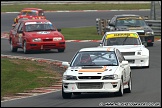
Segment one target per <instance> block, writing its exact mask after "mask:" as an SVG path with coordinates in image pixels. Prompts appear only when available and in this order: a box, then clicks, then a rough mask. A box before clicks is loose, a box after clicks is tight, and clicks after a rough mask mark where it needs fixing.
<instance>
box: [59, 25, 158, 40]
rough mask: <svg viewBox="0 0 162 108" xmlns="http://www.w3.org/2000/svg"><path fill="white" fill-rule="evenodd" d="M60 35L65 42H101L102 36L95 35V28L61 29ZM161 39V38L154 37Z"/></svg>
mask: <svg viewBox="0 0 162 108" xmlns="http://www.w3.org/2000/svg"><path fill="white" fill-rule="evenodd" d="M61 33H62V34H63V35H64V37H65V40H101V39H102V35H98V34H97V28H96V27H84V28H62V29H61ZM155 38H161V36H155Z"/></svg>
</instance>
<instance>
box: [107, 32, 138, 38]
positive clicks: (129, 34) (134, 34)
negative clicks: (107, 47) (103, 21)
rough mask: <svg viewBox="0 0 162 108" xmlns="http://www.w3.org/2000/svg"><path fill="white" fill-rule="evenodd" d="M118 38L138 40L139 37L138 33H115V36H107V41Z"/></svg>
mask: <svg viewBox="0 0 162 108" xmlns="http://www.w3.org/2000/svg"><path fill="white" fill-rule="evenodd" d="M118 37H132V38H138V35H137V34H136V33H114V34H108V35H107V36H106V39H109V38H118Z"/></svg>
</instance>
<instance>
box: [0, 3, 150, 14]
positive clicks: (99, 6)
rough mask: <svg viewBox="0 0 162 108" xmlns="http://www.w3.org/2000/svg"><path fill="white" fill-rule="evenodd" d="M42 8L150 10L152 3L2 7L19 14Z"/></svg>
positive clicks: (18, 5) (47, 9) (16, 5)
mask: <svg viewBox="0 0 162 108" xmlns="http://www.w3.org/2000/svg"><path fill="white" fill-rule="evenodd" d="M32 7H35V8H41V9H43V10H45V11H58V10H61V11H63V10H119V9H122V10H134V9H150V7H151V3H146V4H30V5H29V4H21V5H20V4H14V5H1V12H19V11H21V10H22V9H23V8H32Z"/></svg>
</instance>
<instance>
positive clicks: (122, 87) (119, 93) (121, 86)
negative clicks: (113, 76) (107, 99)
mask: <svg viewBox="0 0 162 108" xmlns="http://www.w3.org/2000/svg"><path fill="white" fill-rule="evenodd" d="M123 89H124V85H123V79H121V82H120V89H119V91H118V92H115V93H114V94H115V95H116V96H123V93H124V90H123Z"/></svg>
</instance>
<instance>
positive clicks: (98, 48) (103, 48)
mask: <svg viewBox="0 0 162 108" xmlns="http://www.w3.org/2000/svg"><path fill="white" fill-rule="evenodd" d="M115 50H116V48H114V47H100V46H99V47H89V48H82V49H80V50H79V52H85V51H115Z"/></svg>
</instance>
